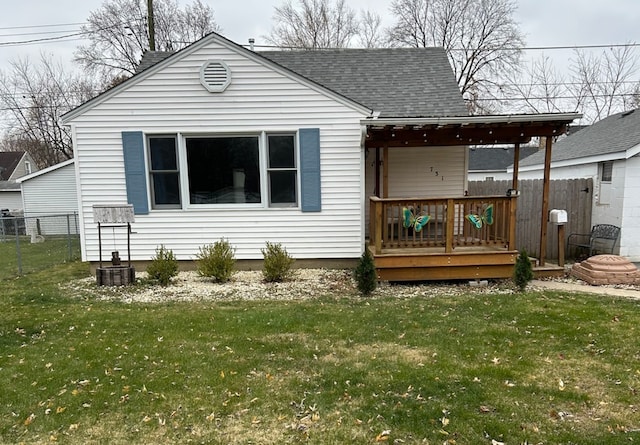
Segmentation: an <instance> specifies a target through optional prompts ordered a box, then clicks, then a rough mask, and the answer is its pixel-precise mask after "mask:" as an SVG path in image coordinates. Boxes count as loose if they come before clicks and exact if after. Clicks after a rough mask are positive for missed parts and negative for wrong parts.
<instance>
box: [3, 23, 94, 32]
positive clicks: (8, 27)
mask: <svg viewBox="0 0 640 445" xmlns="http://www.w3.org/2000/svg"><path fill="white" fill-rule="evenodd" d="M85 24H86V22H76V23H52V24H49V25H25V26H3V27H1V28H0V31H5V30H10V29H29V28H54V27H58V26H77V25H85Z"/></svg>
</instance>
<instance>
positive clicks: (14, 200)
mask: <svg viewBox="0 0 640 445" xmlns="http://www.w3.org/2000/svg"><path fill="white" fill-rule="evenodd" d="M2 209H9V211H10V212H19V211H22V195H21V194H20V190H0V210H2Z"/></svg>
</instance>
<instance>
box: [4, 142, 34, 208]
mask: <svg viewBox="0 0 640 445" xmlns="http://www.w3.org/2000/svg"><path fill="white" fill-rule="evenodd" d="M36 170H37V169H36V165H35V163H34V162H33V159H32V158H31V156H30V155H29V154H28V153H26V152H24V151H0V210H8V211H9V212H11V213H16V212H21V211H22V196H21V194H20V184H18V183H16V180H17V179H18V178H19V177H21V176H24V175H28V174H30V173H32V172H34V171H36Z"/></svg>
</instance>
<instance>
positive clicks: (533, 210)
mask: <svg viewBox="0 0 640 445" xmlns="http://www.w3.org/2000/svg"><path fill="white" fill-rule="evenodd" d="M518 184H519V185H518V190H520V196H519V197H518V199H517V201H518V202H517V206H518V207H517V212H516V248H517V249H522V248H523V247H524V248H525V249H527V252H528V253H529V254H530V255H531V256H534V257H535V256H538V255H539V254H540V221H541V215H540V212H541V211H542V185H543V184H542V179H527V180H521V181H518ZM510 188H512V185H511V181H469V184H468V191H469V196H486V195H499V194H506V191H507V190H508V189H510ZM592 201H593V180H592V179H585V178H582V179H561V180H554V181H551V183H550V184H549V210H551V209H563V210H566V211H567V216H568V222H567V224H565V236H568V235H569V234H570V233H589V232H590V231H591V205H592ZM545 217H548V215H547V216H545ZM566 241H567V240H566V239H565V240H563V242H564V243H565V246H566ZM565 255H566V256H567V257H569V258H571V257H574V255H575V252H572V251H566V252H565ZM546 258H547V259H552V260H553V259H557V258H558V227H557V226H556V225H554V224H551V223H549V224H548V227H547V252H546Z"/></svg>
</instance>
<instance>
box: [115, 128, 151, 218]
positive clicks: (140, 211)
mask: <svg viewBox="0 0 640 445" xmlns="http://www.w3.org/2000/svg"><path fill="white" fill-rule="evenodd" d="M122 152H123V155H124V176H125V182H126V184H127V202H128V203H129V204H133V213H135V214H136V215H146V214H148V213H149V200H148V199H147V168H146V166H145V164H144V136H143V134H142V132H141V131H123V132H122Z"/></svg>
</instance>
